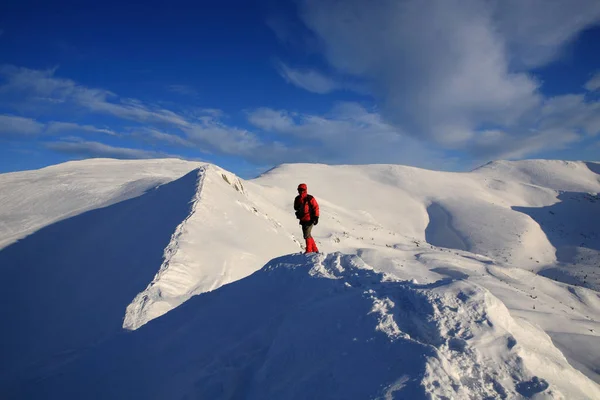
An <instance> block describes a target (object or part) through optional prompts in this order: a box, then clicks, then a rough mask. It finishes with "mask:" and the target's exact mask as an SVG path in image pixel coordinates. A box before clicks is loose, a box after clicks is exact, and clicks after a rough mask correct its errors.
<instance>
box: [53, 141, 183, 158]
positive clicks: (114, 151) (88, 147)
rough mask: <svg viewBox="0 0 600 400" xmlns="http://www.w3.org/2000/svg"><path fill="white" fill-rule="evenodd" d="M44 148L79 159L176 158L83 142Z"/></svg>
mask: <svg viewBox="0 0 600 400" xmlns="http://www.w3.org/2000/svg"><path fill="white" fill-rule="evenodd" d="M46 147H47V148H49V149H50V150H54V151H57V152H59V153H65V154H72V155H76V156H79V157H107V158H119V159H144V158H174V157H177V156H173V155H169V154H166V153H162V152H156V151H148V150H140V149H131V148H126V147H113V146H109V145H107V144H104V143H99V142H89V141H84V140H70V141H64V140H63V141H59V142H49V143H46Z"/></svg>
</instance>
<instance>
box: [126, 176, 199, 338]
mask: <svg viewBox="0 0 600 400" xmlns="http://www.w3.org/2000/svg"><path fill="white" fill-rule="evenodd" d="M207 168H208V166H203V167H200V168H198V169H197V171H198V183H197V185H196V194H195V195H194V198H193V199H192V200H191V203H192V205H191V211H190V213H189V215H188V216H187V217H186V218H185V219H184V220H183V221H182V222H181V224H179V225H178V226H177V228H176V229H175V232H174V233H173V235H172V236H171V241H170V242H169V244H168V245H167V247H166V248H165V252H164V261H163V263H162V265H161V266H160V269H159V270H158V272H157V273H156V276H155V277H154V279H153V280H152V282H150V284H149V285H148V287H147V288H146V289H145V290H144V291H143V292H141V293H139V294H138V295H137V296H136V297H135V299H133V301H132V302H131V304H130V305H128V306H127V309H126V311H125V318H124V319H123V328H124V329H127V330H134V329H138V328H139V327H140V326H142V325H144V324H145V323H146V322H147V321H148V318H149V316H148V314H149V312H150V310H149V308H150V306H151V305H154V304H155V303H156V302H157V301H158V300H163V299H162V293H161V290H160V288H159V287H156V283H157V282H158V281H159V280H160V279H161V278H162V276H163V275H164V274H165V273H166V272H167V271H168V269H169V267H170V266H171V260H172V259H173V257H174V256H175V254H177V252H178V251H179V241H180V238H181V236H182V235H183V234H184V233H185V228H186V225H187V222H188V221H189V219H190V218H191V217H192V216H193V215H194V214H195V213H196V207H197V205H198V203H199V202H200V199H201V197H202V186H203V184H204V178H205V176H206V170H207ZM150 300H152V302H151V301H150ZM167 311H168V309H166V310H164V311H163V312H158V313H157V311H156V310H152V314H153V315H152V318H156V317H159V316H160V315H162V314H164V313H165V312H167Z"/></svg>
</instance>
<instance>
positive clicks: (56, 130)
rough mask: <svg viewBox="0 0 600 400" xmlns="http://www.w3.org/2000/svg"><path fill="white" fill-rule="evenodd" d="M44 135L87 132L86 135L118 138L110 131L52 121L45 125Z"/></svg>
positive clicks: (115, 133) (116, 134)
mask: <svg viewBox="0 0 600 400" xmlns="http://www.w3.org/2000/svg"><path fill="white" fill-rule="evenodd" d="M45 132H46V134H50V135H56V134H60V133H65V132H87V133H104V134H107V135H111V136H119V134H118V133H117V132H115V131H113V130H112V129H108V128H98V127H95V126H92V125H79V124H76V123H73V122H61V121H52V122H49V123H48V124H47V125H46V130H45Z"/></svg>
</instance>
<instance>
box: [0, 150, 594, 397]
mask: <svg viewBox="0 0 600 400" xmlns="http://www.w3.org/2000/svg"><path fill="white" fill-rule="evenodd" d="M300 182H305V183H307V184H308V191H309V193H310V194H312V195H314V196H315V197H316V198H317V200H318V201H319V204H320V206H321V214H322V215H321V218H320V222H319V225H318V226H317V227H315V229H314V230H313V235H314V237H315V240H316V241H317V245H318V246H319V249H320V250H321V251H322V252H323V253H322V254H319V255H303V254H300V252H301V251H302V246H303V239H302V234H301V229H300V227H299V226H298V225H297V221H296V220H295V218H294V214H293V210H292V202H293V198H294V196H295V194H296V193H295V188H296V186H297V184H298V183H300ZM0 187H2V191H0V268H2V276H3V282H4V283H5V284H4V285H3V290H2V291H0V300H1V301H2V304H4V307H2V308H0V318H1V319H2V322H3V328H2V329H1V330H0V332H1V333H0V335H1V336H0V338H1V340H0V359H1V360H2V363H0V397H2V398H60V399H63V398H107V399H108V398H110V399H114V398H132V397H135V398H142V397H145V398H168V399H173V398H225V399H234V398H248V399H259V398H260V399H265V398H271V399H280V398H286V399H287V398H291V399H294V398H297V399H307V398H358V399H363V398H382V399H393V398H397V399H418V398H439V399H443V398H455V399H471V398H472V399H475V398H477V399H478V398H498V399H501V398H509V399H512V398H555V399H600V385H599V383H600V197H599V195H598V192H600V164H598V163H591V162H589V163H584V162H565V161H548V160H528V161H518V162H507V161H498V162H493V163H489V164H487V165H485V166H482V167H480V168H478V169H476V170H474V171H472V172H469V173H449V172H439V171H429V170H423V169H418V168H412V167H405V166H398V165H362V166H327V165H318V164H288V165H282V166H279V167H277V168H275V169H273V170H271V171H269V172H267V173H265V174H263V175H262V176H260V177H259V178H256V179H253V180H248V181H245V180H242V179H240V178H238V177H236V176H235V175H234V174H232V173H230V172H228V171H225V170H223V169H221V168H219V167H217V166H215V165H211V164H205V163H192V162H185V161H179V160H146V161H117V160H103V159H96V160H86V161H80V162H70V163H66V164H61V165H57V166H53V167H49V168H44V169H41V170H37V171H25V172H18V173H11V174H3V175H0Z"/></svg>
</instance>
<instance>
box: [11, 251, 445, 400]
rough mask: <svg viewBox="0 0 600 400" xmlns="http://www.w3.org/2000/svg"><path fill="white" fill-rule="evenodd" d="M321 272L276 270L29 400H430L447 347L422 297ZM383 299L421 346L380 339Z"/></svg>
mask: <svg viewBox="0 0 600 400" xmlns="http://www.w3.org/2000/svg"><path fill="white" fill-rule="evenodd" d="M315 260H316V257H315V258H312V257H311V256H305V255H290V256H285V257H281V258H279V259H274V260H273V261H271V263H270V264H268V265H267V266H265V267H264V268H263V269H261V270H259V271H257V272H256V273H254V274H253V275H251V276H249V277H247V278H245V279H242V280H240V281H236V282H233V283H231V284H228V285H225V286H223V287H221V288H219V289H217V290H215V291H213V292H209V293H203V294H200V295H198V296H194V297H192V298H191V299H190V300H188V301H187V302H186V303H184V304H183V305H181V306H180V307H178V308H176V309H174V310H172V311H170V312H169V313H167V314H165V315H163V316H162V317H160V318H157V319H155V320H153V321H150V322H149V323H148V324H146V325H144V326H143V327H141V328H140V329H138V330H136V331H133V332H122V333H121V334H119V335H118V336H116V337H115V338H113V339H112V340H110V341H107V342H105V343H103V344H101V345H100V346H98V347H96V348H94V349H91V350H89V351H88V352H86V353H85V354H83V355H82V356H81V357H80V358H78V359H77V360H75V361H73V362H72V363H70V364H68V365H66V366H64V367H63V368H62V369H60V370H59V371H56V372H54V373H49V374H48V376H47V377H46V379H42V380H39V381H37V382H35V383H33V384H31V385H28V387H27V389H26V391H24V392H22V393H21V395H22V396H23V397H25V398H37V397H40V396H41V397H44V398H60V399H63V398H86V399H91V398H111V399H117V398H131V397H136V398H206V399H217V398H228V399H242V398H243V399H296V398H297V399H307V398H372V397H373V396H374V395H385V394H386V393H391V392H392V391H397V390H402V395H403V396H405V397H403V398H412V399H419V398H426V394H425V392H424V388H423V387H422V386H420V380H421V378H422V377H423V375H424V373H425V365H426V361H427V358H428V357H431V356H434V355H435V347H434V346H436V345H439V344H440V343H441V342H442V338H441V337H439V335H436V332H437V329H436V327H435V321H433V320H432V318H431V316H432V315H433V313H434V309H433V307H432V305H431V304H430V301H429V300H428V299H427V298H426V297H425V296H424V295H422V294H419V293H420V292H419V290H418V289H422V287H421V286H419V285H412V284H409V283H406V282H389V281H388V282H386V281H385V280H383V281H382V279H383V276H382V275H381V274H379V273H376V272H374V271H372V270H369V269H364V268H360V267H359V268H356V267H353V265H352V263H353V262H354V261H352V260H353V259H352V256H341V257H340V255H339V254H333V255H329V256H327V258H326V259H325V260H324V263H326V264H327V263H328V264H329V266H327V265H326V268H328V269H329V272H326V273H325V275H321V276H319V275H318V274H317V275H314V274H312V275H311V274H310V273H309V270H310V269H311V267H312V266H313V262H314V261H315ZM336 260H337V261H336ZM340 260H341V264H338V265H341V269H340V270H341V271H350V272H349V273H348V272H344V273H343V274H339V275H342V276H330V275H329V274H331V271H334V270H335V265H334V264H336V263H339V262H340ZM311 271H312V270H311ZM333 273H335V271H334V272H333ZM450 282H451V280H442V281H440V282H437V283H436V285H437V286H439V285H444V284H449V283H450ZM423 288H424V287H423ZM374 293H375V294H374ZM374 295H375V296H377V295H384V296H385V297H389V298H390V299H392V300H393V302H394V304H393V305H392V308H393V310H392V311H393V313H394V315H395V318H394V319H395V321H396V322H398V323H399V328H400V329H401V330H402V332H407V333H408V334H410V337H411V338H413V339H408V338H406V337H403V336H398V337H395V338H393V339H392V338H390V337H389V336H388V335H387V334H386V333H384V332H382V331H381V330H379V329H377V326H378V324H380V322H381V321H380V314H378V313H377V312H375V311H374V310H373V306H374V302H373V296H374ZM429 324H432V325H431V326H429ZM415 338H416V339H418V340H415Z"/></svg>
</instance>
